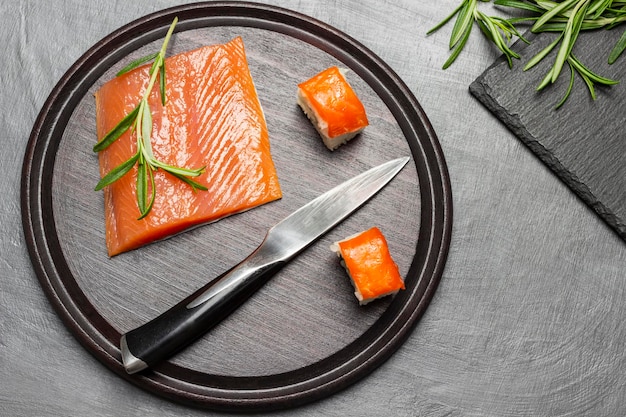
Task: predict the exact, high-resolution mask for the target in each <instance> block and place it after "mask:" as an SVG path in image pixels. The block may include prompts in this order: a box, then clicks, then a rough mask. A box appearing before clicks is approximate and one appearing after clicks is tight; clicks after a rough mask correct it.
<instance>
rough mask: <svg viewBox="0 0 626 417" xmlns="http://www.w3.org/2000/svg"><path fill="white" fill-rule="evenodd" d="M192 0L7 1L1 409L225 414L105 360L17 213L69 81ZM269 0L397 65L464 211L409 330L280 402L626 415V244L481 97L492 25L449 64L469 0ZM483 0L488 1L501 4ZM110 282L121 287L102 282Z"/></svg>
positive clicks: (314, 407)
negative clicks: (365, 373)
mask: <svg viewBox="0 0 626 417" xmlns="http://www.w3.org/2000/svg"><path fill="white" fill-rule="evenodd" d="M180 3H181V2H179V1H174V0H151V1H133V2H127V1H111V2H106V3H104V2H99V3H95V2H84V1H79V0H67V1H46V2H42V1H40V2H33V1H28V0H24V1H20V0H9V1H4V2H2V3H0V22H1V23H2V24H0V39H2V40H3V59H2V62H1V63H0V65H1V66H2V70H1V71H0V74H1V75H0V91H1V93H0V108H1V109H2V111H1V112H0V126H2V128H3V135H2V140H3V143H2V147H1V149H0V158H1V162H0V170H1V172H2V175H1V176H0V193H1V195H2V196H3V198H2V199H0V223H1V224H2V230H3V231H2V234H0V247H1V248H0V288H2V291H0V410H1V411H0V414H2V415H6V416H145V415H176V416H208V415H216V416H217V415H220V413H216V412H211V411H205V410H196V409H193V408H189V407H186V406H181V405H179V404H176V403H173V402H171V401H169V400H167V399H164V398H161V397H157V396H155V395H152V394H149V393H146V392H144V391H143V390H141V389H139V388H137V387H135V386H133V385H131V384H128V383H126V382H124V381H123V380H122V379H121V378H119V377H118V376H117V375H115V374H114V373H112V372H110V371H109V370H108V369H107V368H106V367H104V366H103V365H101V364H100V363H99V362H98V361H97V360H96V359H94V358H93V357H92V356H91V355H90V354H89V353H88V352H87V351H86V350H85V349H84V348H83V347H82V346H81V345H80V344H79V343H78V342H77V341H76V339H75V338H74V337H73V336H72V334H71V333H70V332H69V331H68V330H67V329H66V327H65V326H64V325H63V323H62V322H61V321H60V320H59V317H58V316H57V314H56V313H55V312H54V310H53V309H52V307H51V304H50V302H49V300H48V299H47V298H46V296H45V295H44V293H43V292H42V290H41V287H40V286H39V283H38V281H37V278H36V276H35V274H34V271H33V268H32V266H31V263H30V260H29V257H28V253H27V249H26V245H25V242H24V237H23V233H22V228H21V221H20V204H19V201H20V200H19V199H20V180H21V164H22V158H23V156H24V151H25V147H26V143H27V140H28V136H29V133H30V129H31V127H32V126H33V124H34V121H35V118H36V116H37V113H38V112H39V110H40V109H41V107H42V105H43V103H44V101H45V99H46V97H47V96H48V94H49V93H50V91H51V90H52V89H53V87H54V85H55V83H56V82H57V81H58V80H59V79H60V78H61V76H62V75H63V74H64V73H65V71H66V70H67V69H68V68H69V67H70V65H71V64H72V63H73V62H75V61H76V60H77V59H78V58H79V57H80V56H81V55H82V54H83V53H84V52H85V51H86V50H87V49H88V48H89V47H91V46H92V45H94V44H95V43H96V42H98V41H99V40H100V39H102V38H103V37H104V36H106V35H107V34H108V33H110V32H112V31H113V30H115V29H117V28H118V27H120V26H121V25H123V24H125V23H128V22H130V21H132V20H133V19H136V18H139V17H141V16H143V15H145V14H146V13H149V12H153V11H157V10H160V9H162V8H165V7H169V6H173V5H176V4H180ZM269 3H271V4H276V5H281V6H284V7H288V8H291V9H294V10H298V11H300V12H303V13H306V14H308V15H311V16H314V17H316V18H318V19H320V20H322V21H324V22H327V23H329V24H331V25H334V26H336V27H337V28H339V29H340V30H342V31H344V32H346V33H348V34H350V35H351V36H352V37H354V38H355V39H357V40H359V41H360V42H362V43H364V44H365V45H366V46H367V47H369V48H370V49H372V50H373V51H374V52H375V53H376V54H378V55H379V56H380V57H381V58H383V59H384V60H385V61H386V62H387V63H388V64H389V65H390V66H391V67H392V68H393V69H394V70H395V71H396V72H397V73H398V74H399V76H400V77H401V78H402V79H403V80H404V81H405V82H406V84H407V85H408V86H409V87H410V88H411V90H412V91H413V92H414V93H415V95H416V96H417V98H418V99H419V101H420V103H421V104H422V106H423V107H424V110H425V111H426V113H427V114H428V115H429V118H430V120H431V122H432V124H433V127H434V128H435V131H436V132H437V134H438V136H439V139H440V141H441V143H442V147H443V150H444V152H445V155H446V159H447V162H448V167H449V170H450V174H451V178H452V189H453V198H454V209H455V211H454V227H453V237H452V244H451V248H450V255H449V258H448V262H447V265H446V270H445V273H444V276H443V279H442V281H441V284H440V285H439V288H438V290H437V292H436V294H435V297H434V299H433V301H432V303H431V305H430V307H429V308H428V310H427V311H426V314H425V316H424V317H423V318H422V320H421V321H420V322H419V323H418V325H417V327H416V328H415V330H414V332H413V333H412V335H411V336H410V337H409V339H408V340H407V342H406V343H405V344H404V345H403V346H402V347H401V348H400V349H399V350H398V351H397V352H396V353H395V354H394V355H393V356H392V357H391V358H390V359H389V360H388V361H387V362H386V363H385V364H383V366H381V367H380V368H379V369H377V370H376V371H375V372H374V373H372V374H371V375H370V376H369V377H367V378H366V379H364V380H362V381H361V382H359V383H357V384H356V385H353V386H351V387H349V388H347V389H345V390H344V391H342V392H340V393H338V394H336V395H333V396H331V397H329V398H327V399H325V400H322V401H318V402H315V403H313V404H310V405H307V406H304V407H300V408H297V409H294V410H289V411H286V412H282V413H276V414H277V415H290V416H291V415H293V416H346V415H361V416H380V415H389V416H414V415H427V416H494V417H495V416H498V417H502V416H520V415H532V416H574V415H594V416H600V415H602V416H621V415H624V414H625V411H626V410H625V406H624V404H626V375H625V374H624V372H623V369H624V367H625V366H626V357H625V354H624V349H623V346H624V344H625V343H626V328H625V327H624V324H623V317H624V316H625V315H626V303H624V299H625V297H626V280H624V271H625V270H626V245H624V242H623V240H622V239H620V238H619V237H618V235H617V234H616V233H614V231H613V230H612V229H611V228H609V227H608V226H607V225H606V223H605V222H604V221H602V220H601V219H600V218H599V217H598V216H597V215H596V213H595V212H593V211H592V210H590V209H589V208H588V206H587V205H586V204H584V203H583V202H582V201H581V199H580V198H579V197H578V196H577V195H575V194H574V193H573V192H572V191H571V189H570V188H569V187H568V186H566V185H565V184H564V183H563V182H562V181H561V180H560V179H559V178H558V177H557V176H556V175H554V174H553V172H552V171H551V170H550V169H549V168H547V167H546V165H544V164H543V162H542V161H541V160H540V159H539V158H537V157H536V156H535V154H534V153H533V152H531V151H530V150H529V149H528V148H527V147H526V146H525V145H523V144H522V142H520V141H519V140H518V139H517V138H516V136H515V135H514V134H513V133H512V132H511V131H510V130H509V129H508V128H507V127H506V126H505V125H504V124H503V123H501V122H500V121H499V120H498V119H497V118H496V117H494V116H493V115H492V113H491V112H490V111H488V110H487V109H485V107H484V106H483V105H482V104H481V103H480V102H479V101H478V100H476V99H475V98H474V97H472V96H471V94H470V93H469V91H468V86H469V85H470V84H471V83H472V82H473V81H474V80H475V79H476V78H477V77H479V76H480V75H481V74H482V73H483V72H484V71H485V70H486V69H487V68H488V67H489V65H490V64H491V63H492V62H493V61H494V59H496V58H497V56H498V53H497V51H494V50H493V49H492V48H491V46H490V45H488V44H486V43H485V42H484V41H483V39H482V37H481V35H480V34H479V33H478V31H474V32H473V33H472V36H471V39H470V42H469V43H468V45H467V48H466V50H465V51H464V52H463V53H462V54H461V55H460V56H459V59H458V62H457V63H456V64H455V65H454V66H452V67H451V68H449V69H448V70H446V71H443V70H441V65H442V64H443V62H444V61H445V59H446V58H447V56H448V50H447V44H448V34H449V31H450V29H451V28H450V27H449V26H448V27H446V28H444V29H443V30H442V31H440V32H438V33H435V34H433V35H431V36H426V31H427V30H428V29H429V28H430V27H432V26H433V25H435V24H436V23H437V22H439V21H440V20H441V19H442V18H443V17H445V16H446V15H447V14H448V13H449V12H450V11H451V10H452V9H453V8H454V7H456V5H457V3H458V2H457V1H456V0H454V1H453V0H446V1H437V2H414V1H408V0H407V1H400V2H392V1H369V0H359V1H345V2H334V1H321V2H310V1H299V0H285V1H278V0H276V1H270V2H269ZM479 6H480V7H484V9H485V11H487V12H490V8H491V5H490V4H482V3H480V4H479ZM606 74H607V75H610V74H609V73H606ZM529 77H530V78H535V77H537V78H538V75H532V74H531V75H529ZM535 82H538V80H537V79H536V78H535V79H534V80H530V79H529V80H528V83H529V84H530V85H535ZM551 94H552V93H551ZM554 94H556V95H557V96H558V94H557V93H554ZM581 94H582V93H581ZM623 95H624V92H623V86H622V85H620V86H618V87H616V88H612V89H610V90H607V91H602V92H601V94H600V96H601V97H600V98H599V99H598V100H599V101H598V103H602V102H606V101H608V100H621V97H622V96H623ZM609 96H610V97H609ZM582 100H583V99H579V100H578V101H582ZM547 102H549V103H552V100H547ZM598 103H594V104H592V103H588V104H587V106H586V107H584V108H583V109H582V110H581V107H580V104H577V105H566V106H565V107H564V108H563V109H562V110H561V111H562V112H564V113H565V112H568V113H569V112H571V113H575V114H577V115H580V118H581V120H582V118H583V117H584V118H586V120H587V121H586V123H594V122H595V120H594V119H591V118H589V115H590V114H593V113H594V112H595V111H597V110H594V109H596V107H594V106H596V104H598ZM570 104H571V103H570ZM574 104H576V102H574ZM544 105H546V106H548V107H549V106H550V104H547V103H546V104H544ZM618 107H619V106H618ZM583 110H584V111H583ZM616 111H617V109H616ZM525 125H526V126H528V123H526V124H525ZM555 126H562V127H563V128H567V126H566V125H565V124H556V125H555ZM602 128H603V127H602ZM535 137H538V136H535ZM594 143H596V145H595V146H598V147H599V148H602V147H603V146H602V145H601V142H594ZM613 149H615V148H613ZM583 157H584V156H583ZM615 169H616V172H617V170H620V169H623V167H616V168H615ZM585 184H589V182H588V181H587V182H585ZM101 289H102V290H103V291H106V284H105V283H103V284H102V288H101ZM180 291H181V292H182V289H180ZM259 411H260V412H262V411H263V410H259Z"/></svg>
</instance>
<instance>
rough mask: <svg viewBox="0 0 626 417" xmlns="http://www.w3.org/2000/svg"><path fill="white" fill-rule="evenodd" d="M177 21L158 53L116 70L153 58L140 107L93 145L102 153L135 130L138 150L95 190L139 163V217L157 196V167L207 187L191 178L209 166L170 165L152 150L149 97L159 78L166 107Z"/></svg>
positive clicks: (197, 187) (195, 187) (194, 186)
mask: <svg viewBox="0 0 626 417" xmlns="http://www.w3.org/2000/svg"><path fill="white" fill-rule="evenodd" d="M177 22H178V18H174V21H173V22H172V24H171V25H170V27H169V30H168V31H167V34H166V35H165V39H164V41H163V45H162V46H161V49H160V50H159V52H157V53H154V54H151V55H148V56H146V57H143V58H139V59H137V60H134V61H133V62H131V63H130V64H128V65H127V66H126V67H124V68H123V69H122V70H120V72H118V73H117V76H120V75H123V74H125V73H127V72H129V71H131V70H133V69H135V68H137V67H139V66H140V65H143V64H145V63H147V62H150V61H153V62H152V66H151V67H150V71H149V74H150V79H149V81H148V86H147V88H146V90H145V92H144V94H143V96H142V97H141V100H140V101H139V103H138V104H137V106H136V107H135V108H134V109H133V110H132V111H131V112H130V113H129V114H127V115H126V116H125V117H124V118H123V119H122V120H121V121H120V122H119V123H118V124H117V125H116V126H115V127H114V128H113V129H111V130H110V131H109V132H108V133H107V134H106V135H105V136H104V137H103V138H102V139H101V140H100V141H99V142H98V143H97V144H96V145H95V146H94V147H93V151H94V152H101V151H103V150H104V149H106V148H107V147H109V146H110V145H111V144H112V143H113V142H115V141H116V140H117V139H118V138H119V137H120V136H122V134H124V132H126V131H128V130H129V129H131V131H133V132H134V133H135V135H136V138H137V152H136V153H135V154H134V155H133V156H131V157H130V158H129V159H128V160H126V161H124V162H122V163H121V164H120V165H118V166H116V167H115V168H113V169H111V171H109V172H108V173H107V174H106V175H105V176H104V177H103V178H102V179H101V180H100V181H99V182H98V184H97V185H96V187H95V190H96V191H99V190H101V189H103V188H104V187H106V186H107V185H110V184H112V183H114V182H115V181H117V180H118V179H120V178H122V177H123V176H124V175H126V174H127V173H128V172H130V170H131V169H132V168H133V167H134V166H135V165H137V207H138V208H139V212H140V216H139V218H138V220H140V219H143V218H144V217H146V216H147V215H148V214H149V213H150V211H151V210H152V206H153V204H154V199H155V197H156V187H155V183H154V172H155V171H156V170H158V169H162V170H164V171H166V172H168V173H169V174H171V175H173V176H175V177H176V178H178V179H180V180H181V181H183V182H185V183H187V184H189V185H190V186H191V188H192V189H193V190H194V191H197V190H203V191H206V190H207V187H205V186H204V185H202V184H200V183H198V182H196V181H194V180H192V178H193V177H197V176H199V175H201V174H202V173H203V172H204V171H205V168H206V167H202V168H196V169H189V168H180V167H176V166H172V165H168V164H165V163H163V162H161V161H159V160H158V159H156V158H155V157H154V154H153V152H152V142H151V138H152V112H151V110H150V105H149V104H148V98H149V97H150V94H151V93H152V89H153V88H154V85H155V83H156V81H157V78H158V79H159V90H160V94H161V103H162V104H163V105H164V106H165V104H166V92H165V82H166V79H165V51H166V49H167V44H168V43H169V40H170V38H171V37H172V33H173V32H174V27H175V26H176V23H177ZM148 194H150V196H148Z"/></svg>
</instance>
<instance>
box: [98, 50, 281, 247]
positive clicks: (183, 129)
mask: <svg viewBox="0 0 626 417" xmlns="http://www.w3.org/2000/svg"><path fill="white" fill-rule="evenodd" d="M165 65H166V80H167V84H166V96H167V103H166V105H165V106H163V105H162V104H161V98H160V93H159V89H158V88H155V89H153V91H152V94H151V96H150V98H149V104H150V108H151V109H152V115H153V133H152V148H153V153H154V156H155V158H156V159H158V160H160V161H162V162H164V163H167V164H170V165H175V166H178V167H185V168H200V167H202V166H206V172H205V173H204V174H202V175H201V176H199V177H196V178H194V180H195V181H197V182H199V183H200V184H203V185H205V186H206V187H208V191H196V192H194V191H193V190H192V188H191V187H190V186H189V185H188V184H186V183H184V182H183V181H181V180H179V179H178V178H175V177H173V176H171V175H170V174H168V173H166V172H164V171H163V170H158V171H156V172H155V185H156V198H155V201H154V206H153V208H152V211H151V212H150V213H149V214H148V215H147V216H146V217H145V218H143V219H141V220H137V218H138V217H139V216H140V213H139V209H138V207H137V200H136V178H137V168H136V167H135V168H133V170H132V171H131V172H129V173H128V174H126V175H125V176H124V177H122V178H121V179H119V180H118V181H116V182H114V183H113V184H111V185H109V186H107V187H105V188H104V207H105V229H106V245H107V249H108V253H109V256H114V255H116V254H119V253H121V252H124V251H128V250H131V249H135V248H138V247H140V246H143V245H146V244H148V243H151V242H154V241H156V240H160V239H164V238H166V237H169V236H172V235H174V234H176V233H179V232H181V231H184V230H186V229H188V228H190V227H192V226H196V225H199V224H203V223H207V222H212V221H215V220H218V219H220V218H222V217H225V216H228V215H231V214H234V213H238V212H242V211H245V210H248V209H250V208H252V207H256V206H259V205H261V204H264V203H267V202H270V201H273V200H276V199H279V198H281V196H282V194H281V190H280V185H279V183H278V177H277V174H276V169H275V167H274V163H273V161H272V156H271V154H270V142H269V136H268V131H267V126H266V123H265V117H264V114H263V110H262V108H261V104H260V102H259V100H258V97H257V93H256V89H255V86H254V83H253V80H252V77H251V74H250V71H249V69H248V63H247V60H246V55H245V50H244V44H243V41H242V39H241V38H236V39H233V40H232V41H230V42H228V43H226V44H223V45H212V46H206V47H202V48H199V49H196V50H192V51H189V52H185V53H182V54H179V55H175V56H172V57H169V58H167V59H166V61H165ZM148 71H149V66H144V67H140V68H137V69H135V70H133V71H131V72H128V73H126V74H124V75H122V76H119V77H116V78H114V79H112V80H111V81H109V82H107V83H106V84H104V85H103V86H102V87H101V88H100V89H99V90H98V91H97V92H96V93H95V100H96V125H97V135H98V140H100V139H102V137H104V135H105V134H106V133H107V132H108V131H109V130H111V129H112V128H113V127H115V126H116V125H117V123H118V122H119V121H120V120H122V118H123V117H124V116H125V115H126V114H128V113H130V112H131V111H132V110H133V109H134V107H135V106H136V105H137V103H138V102H139V100H140V99H141V96H142V94H143V92H144V91H145V89H146V87H147V84H148V79H149V75H148ZM136 149H137V143H136V136H135V135H134V134H133V133H132V132H130V131H127V132H126V133H125V134H124V135H123V136H122V137H120V138H119V139H118V140H117V141H115V142H114V143H113V144H112V145H111V146H109V147H108V148H107V149H105V150H104V151H101V152H100V154H99V162H100V175H101V176H104V175H105V174H106V173H108V172H109V171H110V170H111V169H112V168H114V167H116V166H117V165H119V164H120V163H122V162H124V161H126V160H127V159H128V158H130V157H131V156H132V155H133V154H134V153H135V152H136Z"/></svg>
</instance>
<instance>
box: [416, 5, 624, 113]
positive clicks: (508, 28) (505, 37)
mask: <svg viewBox="0 0 626 417" xmlns="http://www.w3.org/2000/svg"><path fill="white" fill-rule="evenodd" d="M481 1H482V2H485V3H487V2H489V1H490V0H481ZM494 4H495V5H496V6H502V7H506V8H509V9H517V10H521V11H523V12H525V13H526V15H525V16H522V17H511V18H508V19H504V18H500V17H495V16H487V15H485V14H484V13H482V12H481V11H479V10H478V6H477V5H478V2H477V0H463V1H462V2H461V4H460V5H459V6H458V7H457V8H456V9H455V10H454V11H453V12H452V14H450V15H449V16H448V17H446V18H445V19H444V20H443V21H442V22H441V23H439V24H438V25H437V26H435V27H434V28H433V29H431V30H430V31H428V34H430V33H432V32H434V31H436V30H438V29H440V28H441V27H442V26H444V25H445V24H446V23H447V22H448V21H450V20H451V19H452V18H453V17H454V16H456V21H455V25H454V28H453V29H452V34H451V35H450V40H451V42H450V49H452V53H451V55H450V57H449V58H448V60H447V61H446V62H445V63H444V65H443V68H444V69H445V68H448V67H449V66H450V65H451V64H452V63H453V62H454V60H455V59H456V58H457V57H458V55H459V53H460V52H461V49H463V47H464V46H465V43H466V42H467V39H468V38H469V32H470V31H471V20H472V19H470V17H473V20H474V21H475V23H476V24H477V25H478V26H479V27H480V28H481V29H482V31H483V33H484V35H485V36H486V37H487V39H489V40H490V41H491V42H493V43H494V45H495V46H496V47H497V48H498V49H499V50H500V51H502V53H503V54H504V56H505V58H506V59H507V61H508V64H509V67H510V66H512V59H511V58H519V55H518V54H517V53H515V52H514V51H512V50H511V49H510V48H509V44H510V42H511V41H512V38H513V37H517V38H518V39H520V40H522V41H524V42H526V43H528V41H527V40H526V39H524V38H523V37H522V36H521V35H520V33H519V30H518V29H517V27H519V25H532V26H531V31H532V32H534V33H539V32H557V33H559V36H558V37H557V38H556V39H555V40H554V42H552V43H551V44H550V45H548V46H547V47H546V48H544V49H543V50H541V51H540V52H539V53H538V54H536V55H535V56H534V57H532V58H531V59H530V60H529V61H528V63H527V64H526V65H525V67H524V71H526V70H528V69H530V68H532V67H533V66H535V65H537V64H538V63H539V62H540V61H542V60H543V59H545V58H546V57H547V56H548V55H549V54H550V53H551V52H552V51H553V50H556V57H555V60H554V63H553V64H552V66H551V68H550V70H549V71H548V73H547V74H546V75H545V77H544V78H543V80H542V81H541V83H540V84H539V85H538V87H537V90H542V89H544V88H545V87H547V86H548V85H550V84H553V83H554V82H555V81H556V80H557V79H558V78H559V76H560V74H561V72H562V70H563V68H564V67H568V68H569V69H570V82H569V85H568V88H567V90H566V92H565V95H564V97H563V99H562V100H561V101H560V102H559V103H558V104H557V106H556V107H557V108H558V107H561V106H562V105H563V103H565V101H566V100H567V98H568V97H569V95H570V93H571V91H572V88H573V84H574V78H573V77H574V75H575V74H578V75H579V76H580V77H581V78H582V79H583V81H584V82H585V84H586V85H587V88H588V89H589V93H590V95H591V97H592V98H593V99H595V98H596V94H595V88H594V86H595V85H598V84H599V85H614V84H617V83H618V82H619V81H617V80H612V79H609V78H606V77H602V76H600V75H598V74H596V73H594V72H593V71H592V70H590V69H589V68H588V67H586V66H585V65H584V64H583V63H582V62H581V61H580V60H579V59H577V58H576V57H575V56H573V55H572V50H573V48H574V45H575V42H576V40H577V39H578V36H579V34H580V33H581V32H582V31H586V30H594V29H612V28H614V27H615V26H617V25H619V24H621V23H622V22H624V21H626V1H624V0H564V1H560V2H557V1H551V0H494ZM557 46H559V47H558V48H556V47H557ZM625 49H626V32H624V34H623V35H622V37H621V39H620V40H619V41H618V42H617V43H616V45H615V46H614V47H613V50H612V51H611V53H610V54H609V57H608V63H609V64H613V63H614V62H615V61H616V60H617V59H618V58H619V56H620V55H621V54H622V52H623V51H624V50H625ZM566 64H567V65H566Z"/></svg>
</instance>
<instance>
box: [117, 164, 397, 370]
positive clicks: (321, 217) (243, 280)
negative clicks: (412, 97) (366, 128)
mask: <svg viewBox="0 0 626 417" xmlns="http://www.w3.org/2000/svg"><path fill="white" fill-rule="evenodd" d="M408 161H409V158H408V157H404V158H398V159H394V160H392V161H389V162H387V163H384V164H382V165H379V166H377V167H375V168H372V169H370V170H368V171H366V172H364V173H362V174H360V175H358V176H356V177H354V178H352V179H350V180H348V181H346V182H344V183H342V184H340V185H338V186H337V187H335V188H333V189H332V190H330V191H327V192H326V193H324V194H322V195H321V196H319V197H317V198H316V199H314V200H313V201H311V202H309V203H308V204H306V205H304V206H303V207H301V208H300V209H298V210H297V211H295V212H293V213H292V214H290V215H289V216H288V217H286V218H285V219H283V220H282V221H281V222H280V223H278V224H276V225H275V226H273V227H272V228H270V229H269V231H268V232H267V234H266V236H265V239H264V240H263V242H262V243H261V245H259V247H257V248H256V249H255V250H254V252H252V254H250V256H248V257H247V258H246V259H244V260H243V261H242V262H241V263H239V264H237V265H236V266H234V267H233V268H231V269H230V270H228V271H226V272H225V273H223V274H222V275H220V276H218V277H217V278H215V279H214V280H212V281H211V282H209V283H208V284H207V285H205V286H204V287H202V288H200V289H199V290H197V291H196V292H195V293H193V294H191V295H190V296H188V297H187V298H185V299H184V300H182V301H181V302H179V303H178V304H176V305H175V306H174V307H172V308H170V309H169V310H167V311H165V312H164V313H162V314H161V315H159V316H158V317H156V318H155V319H153V320H151V321H149V322H148V323H146V324H144V325H142V326H140V327H137V328H136V329H134V330H131V331H129V332H128V333H126V334H124V335H122V337H121V340H120V350H121V352H122V362H123V364H124V368H125V369H126V372H128V373H129V374H134V373H136V372H139V371H142V370H144V369H146V368H148V367H150V366H153V365H155V364H157V363H158V362H160V361H162V360H165V359H167V358H169V357H170V356H172V355H173V354H174V353H176V352H177V351H179V350H181V349H182V348H184V347H185V346H187V345H189V344H190V343H191V342H193V341H194V340H196V339H197V338H199V337H200V336H202V335H203V334H205V333H206V332H207V331H208V330H209V329H211V327H213V326H215V325H216V324H217V323H219V322H220V321H221V320H222V319H224V318H225V317H226V316H227V315H228V314H230V313H231V312H232V311H233V310H234V309H235V308H237V307H238V306H239V305H240V304H241V303H242V302H244V301H245V300H246V299H247V298H249V297H250V296H251V295H252V294H253V293H254V292H255V291H256V290H257V289H258V288H260V287H261V286H262V285H263V284H264V283H265V282H267V280H268V279H269V278H270V277H271V276H272V275H274V274H275V273H276V272H277V271H278V270H279V269H280V268H281V267H283V266H284V265H285V264H286V263H287V262H288V261H289V260H290V259H292V258H293V257H294V256H295V255H297V254H298V253H299V252H301V251H302V250H303V249H305V248H306V247H307V246H309V245H310V244H311V243H313V242H314V241H315V240H317V239H318V238H319V237H321V236H322V235H323V234H324V233H326V232H328V231H329V230H330V229H332V228H333V227H335V226H336V225H337V224H338V223H340V222H341V221H342V220H343V219H345V218H346V217H348V215H350V214H351V213H352V212H353V211H355V210H356V209H358V208H359V207H360V206H362V205H363V204H364V203H365V202H366V201H367V200H369V199H370V198H371V197H372V196H373V195H375V194H376V193H377V192H378V191H379V190H380V189H382V188H383V187H384V186H385V185H386V184H387V183H388V182H389V181H391V179H392V178H393V177H395V175H396V174H397V173H398V172H400V170H401V169H402V168H403V167H404V165H405V164H406V163H407V162H408Z"/></svg>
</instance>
